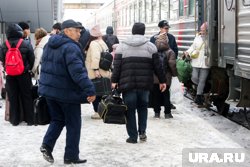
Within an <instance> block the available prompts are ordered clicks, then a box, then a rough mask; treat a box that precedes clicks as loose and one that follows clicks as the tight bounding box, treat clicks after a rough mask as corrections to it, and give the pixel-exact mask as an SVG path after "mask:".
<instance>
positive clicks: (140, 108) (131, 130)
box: [122, 89, 149, 140]
mask: <svg viewBox="0 0 250 167" xmlns="http://www.w3.org/2000/svg"><path fill="white" fill-rule="evenodd" d="M122 95H123V100H124V103H125V104H126V105H127V106H128V112H127V125H126V128H127V133H128V135H129V137H130V138H132V139H134V140H137V138H138V132H139V134H141V133H145V132H146V128H147V117H148V108H147V107H148V96H149V91H148V90H140V89H134V90H130V91H127V92H123V93H122ZM136 110H137V113H138V130H137V126H136V117H135V111H136Z"/></svg>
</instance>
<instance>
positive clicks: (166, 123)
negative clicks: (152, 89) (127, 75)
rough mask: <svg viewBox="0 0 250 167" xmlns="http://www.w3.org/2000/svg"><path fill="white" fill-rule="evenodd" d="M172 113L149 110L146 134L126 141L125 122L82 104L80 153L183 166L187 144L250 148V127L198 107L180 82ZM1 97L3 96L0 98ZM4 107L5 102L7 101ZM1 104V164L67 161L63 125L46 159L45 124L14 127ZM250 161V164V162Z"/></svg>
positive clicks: (121, 166)
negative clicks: (98, 115) (97, 115)
mask: <svg viewBox="0 0 250 167" xmlns="http://www.w3.org/2000/svg"><path fill="white" fill-rule="evenodd" d="M171 93H172V97H171V98H172V102H173V103H174V104H175V105H176V107H177V109H176V110H173V116H174V119H171V120H166V119H163V118H161V119H154V118H153V115H154V114H153V110H152V109H149V115H148V128H147V136H148V140H147V142H145V143H138V144H128V143H126V142H125V140H126V139H127V137H128V136H127V133H126V129H125V126H124V125H110V124H104V123H103V122H102V120H92V119H90V116H91V114H93V110H92V105H89V104H85V105H82V121H83V124H82V131H81V143H80V151H81V152H80V157H81V158H86V159H87V160H88V162H87V163H86V164H81V165H76V166H86V167H181V166H182V150H183V148H244V149H246V150H249V148H250V131H249V130H247V129H246V128H244V127H242V126H240V125H237V124H235V123H233V122H231V121H229V120H228V119H226V118H224V117H222V116H220V115H217V114H214V113H212V112H210V111H204V110H202V109H197V108H195V107H194V106H192V105H191V104H190V100H188V99H186V98H183V96H182V92H181V86H180V84H179V83H178V82H177V80H176V79H175V80H174V83H173V86H172V87H171ZM2 102H3V101H2ZM3 108H4V106H3ZM3 108H1V109H0V167H33V166H34V167H43V166H44V167H45V166H53V167H57V166H64V164H63V154H64V147H65V130H64V131H63V132H62V134H61V136H60V138H59V139H58V141H57V143H56V146H55V148H54V152H53V156H54V159H55V163H54V164H53V165H50V164H49V163H48V162H46V161H45V160H44V159H43V157H42V154H41V153H40V151H39V147H40V145H41V142H42V138H43V136H44V134H45V131H46V130H47V126H26V124H25V123H22V124H21V125H19V126H16V127H13V126H12V125H10V124H9V123H8V122H6V121H4V109H3ZM249 166H250V165H249Z"/></svg>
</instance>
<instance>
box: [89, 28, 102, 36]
mask: <svg viewBox="0 0 250 167" xmlns="http://www.w3.org/2000/svg"><path fill="white" fill-rule="evenodd" d="M90 35H91V36H93V37H100V36H102V32H101V28H100V26H99V25H95V26H94V27H92V28H91V30H90Z"/></svg>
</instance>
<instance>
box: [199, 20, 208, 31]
mask: <svg viewBox="0 0 250 167" xmlns="http://www.w3.org/2000/svg"><path fill="white" fill-rule="evenodd" d="M200 29H201V30H206V29H207V22H205V23H203V24H202V25H201V27H200Z"/></svg>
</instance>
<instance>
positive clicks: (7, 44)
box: [5, 39, 10, 49]
mask: <svg viewBox="0 0 250 167" xmlns="http://www.w3.org/2000/svg"><path fill="white" fill-rule="evenodd" d="M5 43H6V46H7V48H8V49H10V43H9V41H8V40H7V39H6V41H5Z"/></svg>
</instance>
